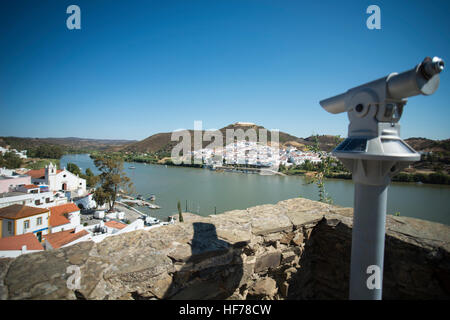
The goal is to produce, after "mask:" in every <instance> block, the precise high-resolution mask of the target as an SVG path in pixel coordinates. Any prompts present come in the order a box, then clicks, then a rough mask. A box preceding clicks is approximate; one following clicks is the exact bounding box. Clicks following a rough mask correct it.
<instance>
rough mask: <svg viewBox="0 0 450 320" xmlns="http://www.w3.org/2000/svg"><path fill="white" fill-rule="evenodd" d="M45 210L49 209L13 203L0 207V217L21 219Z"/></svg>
mask: <svg viewBox="0 0 450 320" xmlns="http://www.w3.org/2000/svg"><path fill="white" fill-rule="evenodd" d="M46 212H49V210H48V209H45V208H35V207H28V206H25V205H21V204H13V205H10V206H8V207H4V208H0V218H4V219H21V218H26V217H31V216H34V215H37V214H42V213H46Z"/></svg>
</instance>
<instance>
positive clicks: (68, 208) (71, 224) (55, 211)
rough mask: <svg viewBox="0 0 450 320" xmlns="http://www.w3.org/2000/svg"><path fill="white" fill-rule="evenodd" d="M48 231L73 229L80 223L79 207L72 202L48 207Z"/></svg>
mask: <svg viewBox="0 0 450 320" xmlns="http://www.w3.org/2000/svg"><path fill="white" fill-rule="evenodd" d="M49 209H50V223H49V230H50V233H55V232H60V231H64V230H69V229H74V228H76V227H78V226H79V225H80V209H79V208H78V207H77V205H76V204H74V203H66V204H63V205H60V206H54V207H50V208H49Z"/></svg>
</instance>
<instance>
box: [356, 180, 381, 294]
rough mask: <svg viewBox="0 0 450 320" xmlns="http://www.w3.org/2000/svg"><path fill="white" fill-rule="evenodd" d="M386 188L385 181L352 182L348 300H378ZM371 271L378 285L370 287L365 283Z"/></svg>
mask: <svg viewBox="0 0 450 320" xmlns="http://www.w3.org/2000/svg"><path fill="white" fill-rule="evenodd" d="M387 190H388V185H382V186H373V185H364V184H360V183H355V208H354V215H353V231H352V253H351V254H352V257H351V267H350V296H349V297H350V299H351V300H355V299H358V300H381V291H382V283H383V261H384V238H385V226H386V204H387ZM369 266H376V267H375V269H376V268H379V269H378V270H374V267H372V268H369V272H368V269H367V268H368V267H369ZM377 271H380V272H379V273H378V272H377ZM374 272H376V273H377V274H376V275H374V276H375V277H379V279H377V280H379V282H378V283H379V284H380V287H379V289H378V288H372V289H371V288H369V287H370V285H369V286H368V284H367V282H368V279H369V277H371V275H372V274H373V273H374ZM371 280H372V279H371Z"/></svg>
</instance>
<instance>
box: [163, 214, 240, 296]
mask: <svg viewBox="0 0 450 320" xmlns="http://www.w3.org/2000/svg"><path fill="white" fill-rule="evenodd" d="M193 228H194V235H193V239H192V241H191V256H190V257H189V258H188V259H187V260H186V261H174V264H175V266H176V268H177V269H178V268H179V270H178V271H176V272H175V273H174V274H173V277H172V279H173V280H172V283H171V285H170V287H169V288H168V290H167V291H166V293H165V295H164V299H173V300H193V299H200V300H201V299H227V298H230V296H232V295H233V293H234V292H235V291H236V289H238V288H239V284H240V281H241V278H242V275H243V266H242V258H241V252H242V247H243V246H244V245H245V243H237V244H234V245H232V244H230V243H228V242H226V241H223V240H221V239H219V238H218V237H217V232H216V227H215V226H214V225H213V224H210V223H204V222H194V223H193Z"/></svg>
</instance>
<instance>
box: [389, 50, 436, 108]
mask: <svg viewBox="0 0 450 320" xmlns="http://www.w3.org/2000/svg"><path fill="white" fill-rule="evenodd" d="M442 70H444V60H442V59H441V58H438V57H434V58H433V59H431V58H429V57H427V58H425V59H424V60H423V61H422V63H421V64H419V65H418V66H416V67H415V68H413V69H411V70H408V71H405V72H402V73H400V74H396V75H393V76H392V77H389V79H388V83H387V86H388V91H389V94H390V96H391V98H395V99H405V98H408V97H413V96H416V95H419V94H423V95H430V94H433V93H434V92H435V91H436V90H437V88H438V87H439V73H441V71H442Z"/></svg>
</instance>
